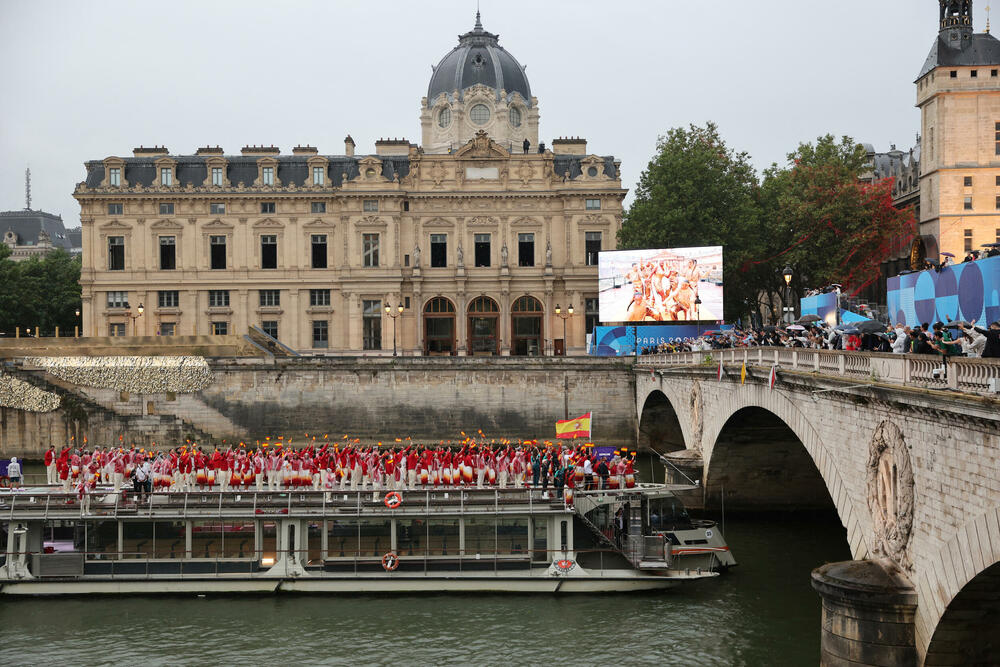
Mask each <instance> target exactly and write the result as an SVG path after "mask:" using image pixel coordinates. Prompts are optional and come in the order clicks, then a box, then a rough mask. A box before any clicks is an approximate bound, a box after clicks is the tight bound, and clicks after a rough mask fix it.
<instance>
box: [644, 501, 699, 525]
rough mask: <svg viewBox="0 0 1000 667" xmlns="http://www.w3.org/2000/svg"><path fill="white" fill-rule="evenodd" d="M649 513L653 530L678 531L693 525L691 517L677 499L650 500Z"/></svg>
mask: <svg viewBox="0 0 1000 667" xmlns="http://www.w3.org/2000/svg"><path fill="white" fill-rule="evenodd" d="M648 511H649V527H650V529H651V530H676V529H677V528H684V527H688V526H690V524H691V517H689V516H688V513H687V510H686V509H684V505H683V504H682V503H681V502H680V501H679V500H677V498H650V499H649V505H648Z"/></svg>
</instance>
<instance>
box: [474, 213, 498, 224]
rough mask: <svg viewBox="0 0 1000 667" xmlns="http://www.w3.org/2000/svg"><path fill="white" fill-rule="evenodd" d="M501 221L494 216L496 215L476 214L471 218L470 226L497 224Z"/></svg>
mask: <svg viewBox="0 0 1000 667" xmlns="http://www.w3.org/2000/svg"><path fill="white" fill-rule="evenodd" d="M499 222H500V221H499V220H498V219H497V218H494V217H492V216H489V215H477V216H475V217H473V218H469V225H470V226H476V225H495V224H498V223H499Z"/></svg>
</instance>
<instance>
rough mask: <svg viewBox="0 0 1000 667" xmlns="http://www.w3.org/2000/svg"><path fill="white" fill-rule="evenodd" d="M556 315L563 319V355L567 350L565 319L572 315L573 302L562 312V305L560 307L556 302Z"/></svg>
mask: <svg viewBox="0 0 1000 667" xmlns="http://www.w3.org/2000/svg"><path fill="white" fill-rule="evenodd" d="M556 315H558V316H559V318H560V319H561V320H562V321H563V356H564V357H565V356H566V355H567V353H568V352H569V345H568V344H567V342H566V320H568V319H569V318H571V317H573V304H570V305H569V308H567V309H566V312H565V313H563V312H562V307H560V306H559V304H558V303H557V304H556Z"/></svg>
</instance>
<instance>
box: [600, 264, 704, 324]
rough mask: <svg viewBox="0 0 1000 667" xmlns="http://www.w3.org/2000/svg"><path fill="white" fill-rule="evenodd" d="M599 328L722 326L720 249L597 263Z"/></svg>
mask: <svg viewBox="0 0 1000 667" xmlns="http://www.w3.org/2000/svg"><path fill="white" fill-rule="evenodd" d="M598 277H599V282H600V311H601V312H600V317H601V322H690V321H706V320H722V319H723V314H722V246H707V247H702V248H668V249H665V250H616V251H612V252H602V253H601V254H600V255H599V257H598Z"/></svg>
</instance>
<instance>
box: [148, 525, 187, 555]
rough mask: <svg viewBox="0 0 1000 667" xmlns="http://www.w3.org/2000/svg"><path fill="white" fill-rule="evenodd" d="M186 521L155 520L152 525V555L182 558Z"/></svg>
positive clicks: (185, 538)
mask: <svg viewBox="0 0 1000 667" xmlns="http://www.w3.org/2000/svg"><path fill="white" fill-rule="evenodd" d="M186 533H187V522H186V521H157V522H156V523H155V524H154V525H153V554H154V555H153V557H154V558H184V547H185V542H186V541H187V535H186Z"/></svg>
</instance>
